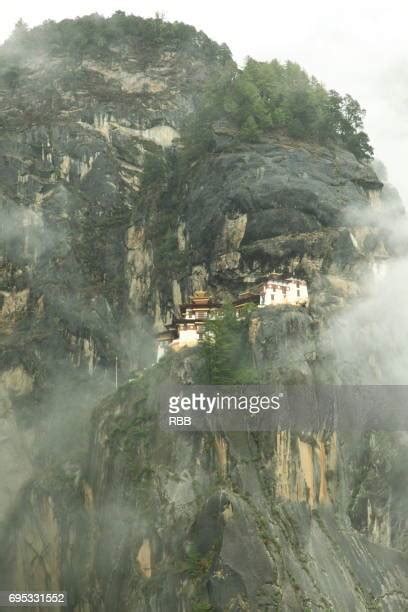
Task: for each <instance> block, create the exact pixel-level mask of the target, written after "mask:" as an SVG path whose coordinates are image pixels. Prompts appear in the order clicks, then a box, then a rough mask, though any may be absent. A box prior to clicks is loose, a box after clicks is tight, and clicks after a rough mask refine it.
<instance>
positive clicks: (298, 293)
mask: <svg viewBox="0 0 408 612" xmlns="http://www.w3.org/2000/svg"><path fill="white" fill-rule="evenodd" d="M296 293H297V296H298V297H300V289H298V290H297V291H296Z"/></svg>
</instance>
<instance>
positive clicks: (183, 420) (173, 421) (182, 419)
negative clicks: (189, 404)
mask: <svg viewBox="0 0 408 612" xmlns="http://www.w3.org/2000/svg"><path fill="white" fill-rule="evenodd" d="M169 425H170V426H171V425H176V426H177V425H178V426H179V427H180V425H181V426H184V427H189V426H190V425H191V417H189V416H171V417H169Z"/></svg>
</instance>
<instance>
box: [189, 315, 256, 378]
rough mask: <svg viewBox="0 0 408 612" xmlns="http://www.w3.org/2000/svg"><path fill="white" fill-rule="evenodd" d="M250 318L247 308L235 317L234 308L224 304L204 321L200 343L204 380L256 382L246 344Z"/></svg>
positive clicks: (247, 344)
mask: <svg viewBox="0 0 408 612" xmlns="http://www.w3.org/2000/svg"><path fill="white" fill-rule="evenodd" d="M249 318H250V309H249V310H248V311H247V313H246V314H245V315H244V316H242V317H240V318H237V316H236V312H235V309H234V308H233V307H232V306H231V305H227V306H225V307H224V308H223V310H222V311H221V312H220V313H219V316H218V317H217V318H215V319H211V320H209V321H208V322H207V324H206V326H205V332H204V337H203V340H202V342H201V352H202V356H203V358H204V359H203V360H204V364H205V368H204V369H205V371H204V378H205V382H206V383H208V384H214V385H233V384H245V383H246V384H250V383H256V382H258V373H257V371H256V370H255V369H254V368H253V367H252V364H251V351H250V347H249V343H248V325H249Z"/></svg>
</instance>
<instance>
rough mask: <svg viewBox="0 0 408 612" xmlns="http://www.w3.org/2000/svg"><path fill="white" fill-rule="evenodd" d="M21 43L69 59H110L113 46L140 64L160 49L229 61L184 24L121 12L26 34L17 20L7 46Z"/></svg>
mask: <svg viewBox="0 0 408 612" xmlns="http://www.w3.org/2000/svg"><path fill="white" fill-rule="evenodd" d="M21 42H23V43H24V50H25V51H30V50H31V51H44V50H45V51H48V52H51V53H53V54H56V55H58V54H64V55H71V56H72V57H74V58H77V59H81V58H82V57H83V56H84V55H87V56H91V57H103V56H106V57H108V56H109V57H110V55H111V52H112V51H111V48H112V46H113V45H115V47H116V48H117V49H118V48H125V47H128V48H130V49H134V50H137V51H138V57H139V58H140V60H141V61H142V62H143V61H145V62H149V61H151V60H154V59H155V58H156V57H157V54H158V53H160V52H161V50H162V49H163V48H166V49H167V50H169V51H179V50H181V49H183V50H184V49H185V50H186V51H188V53H189V54H190V56H194V55H195V54H200V55H201V56H203V55H204V56H206V57H207V58H208V59H209V60H217V61H220V62H223V61H230V60H231V54H230V52H229V50H228V48H227V47H226V46H225V45H221V46H220V45H218V44H217V43H215V42H213V41H211V40H210V39H209V38H208V37H207V36H206V35H205V34H204V33H203V32H198V31H197V30H196V29H195V28H194V27H192V26H189V25H186V24H184V23H179V22H175V23H168V22H166V21H164V20H163V18H162V17H161V16H160V15H159V14H156V16H155V17H154V18H152V19H143V18H142V17H136V16H134V15H126V14H125V13H124V12H123V11H116V13H115V14H114V15H113V16H112V17H110V18H108V19H105V18H104V17H102V16H101V15H98V14H93V15H87V16H85V17H79V18H77V19H64V20H63V21H61V22H59V23H56V22H54V21H50V20H49V21H45V22H44V23H43V24H42V25H41V26H39V27H37V28H33V29H32V30H28V29H27V27H26V26H25V24H24V23H23V22H22V21H21V20H20V22H18V24H17V25H16V28H15V31H14V33H13V35H12V36H11V37H10V39H9V41H8V42H7V43H6V45H8V46H13V45H15V44H16V43H18V44H20V43H21Z"/></svg>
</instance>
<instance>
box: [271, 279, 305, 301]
mask: <svg viewBox="0 0 408 612" xmlns="http://www.w3.org/2000/svg"><path fill="white" fill-rule="evenodd" d="M307 301H308V291H307V285H306V283H305V281H301V280H296V279H288V280H287V281H279V282H276V281H268V282H267V283H265V285H264V286H263V289H262V291H261V294H260V303H259V306H260V307H263V306H274V305H279V304H294V305H297V304H305V303H306V302H307Z"/></svg>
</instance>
